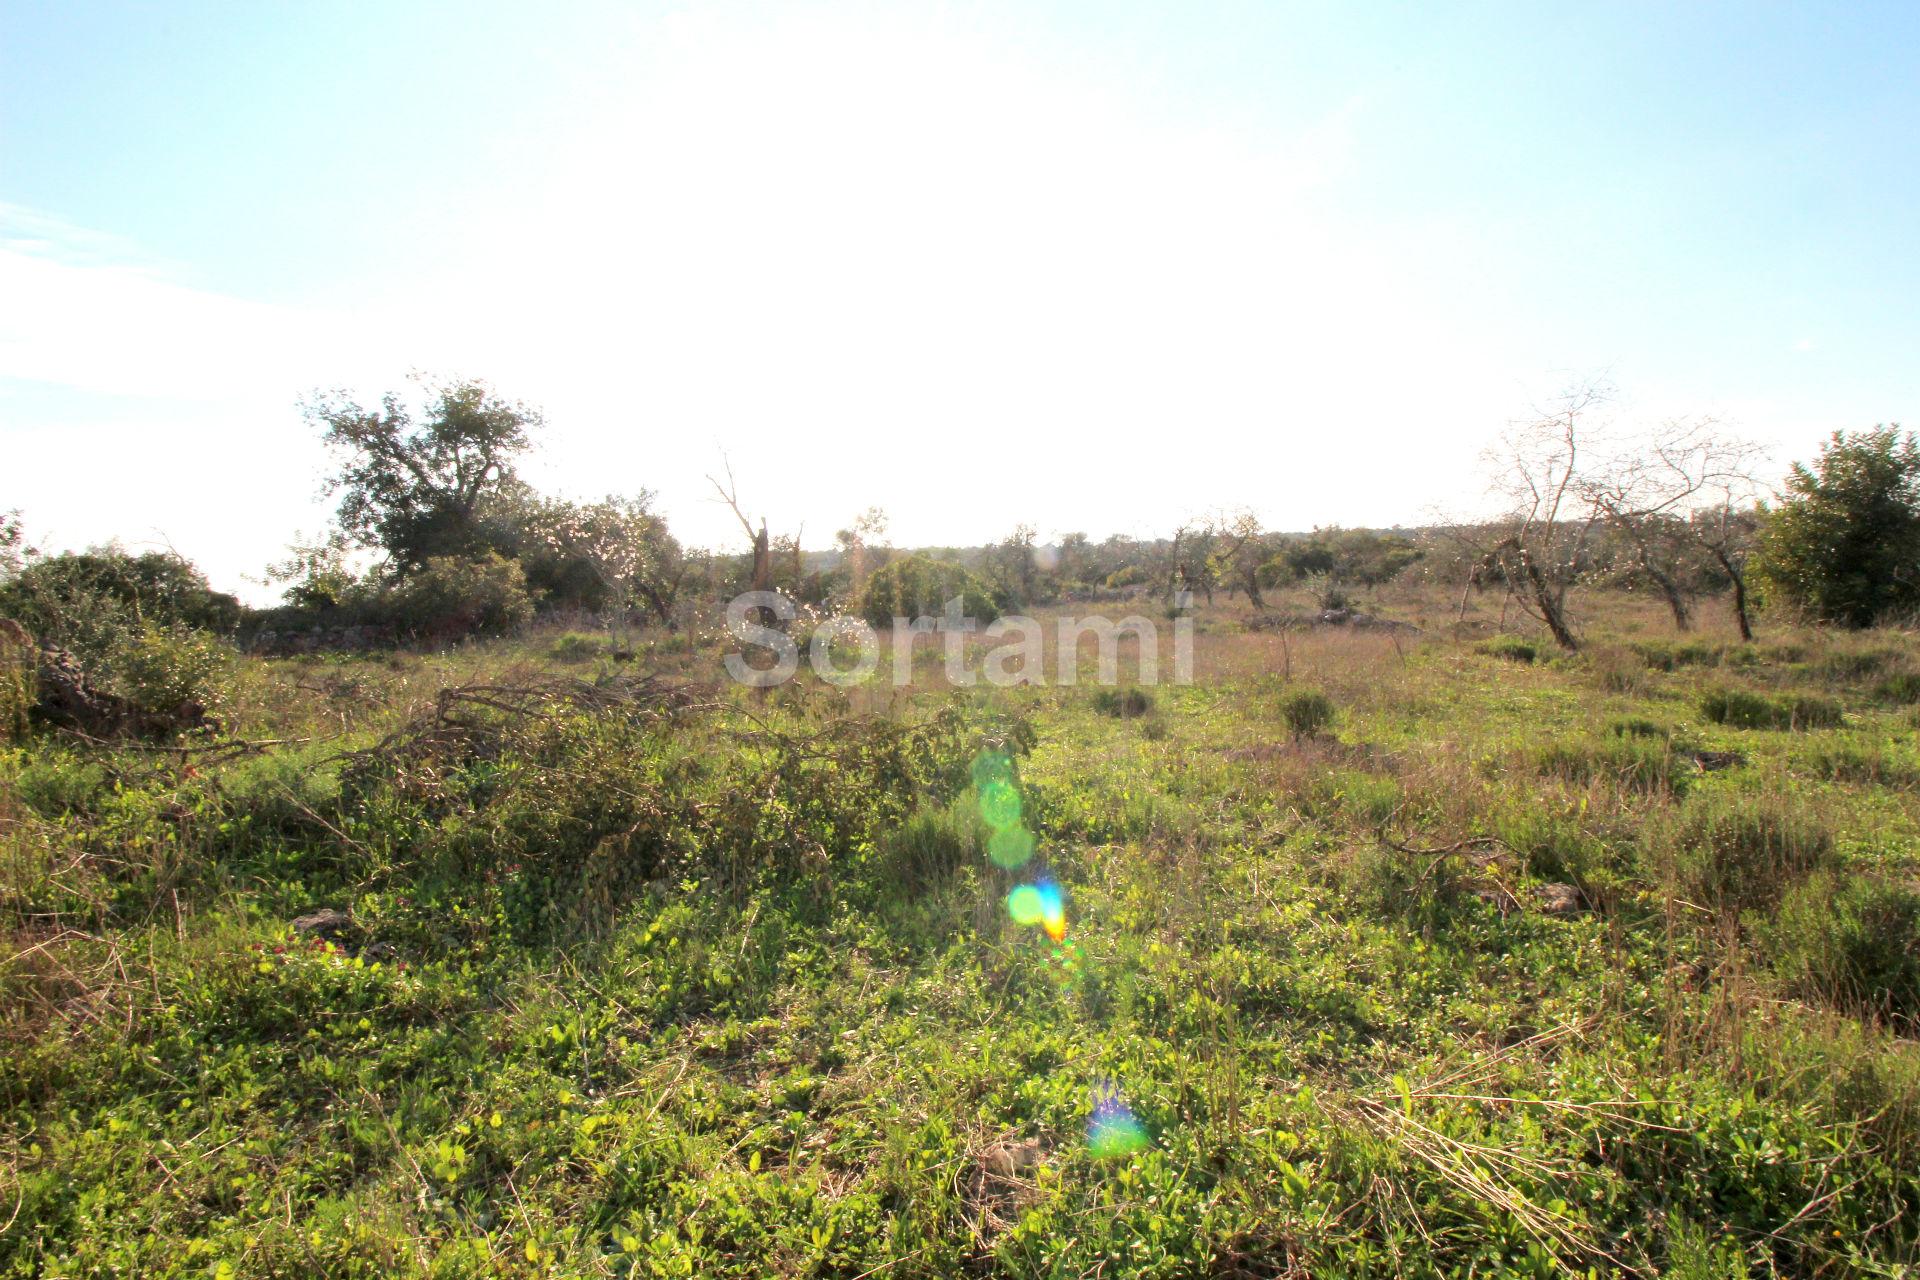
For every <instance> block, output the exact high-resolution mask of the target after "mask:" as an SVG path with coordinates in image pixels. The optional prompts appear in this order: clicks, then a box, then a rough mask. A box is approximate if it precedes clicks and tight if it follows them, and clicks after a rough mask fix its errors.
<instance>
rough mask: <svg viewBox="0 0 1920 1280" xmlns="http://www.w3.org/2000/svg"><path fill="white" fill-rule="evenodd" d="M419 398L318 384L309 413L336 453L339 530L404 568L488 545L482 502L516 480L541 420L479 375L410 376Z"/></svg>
mask: <svg viewBox="0 0 1920 1280" xmlns="http://www.w3.org/2000/svg"><path fill="white" fill-rule="evenodd" d="M414 381H415V382H416V384H417V385H418V386H419V387H420V389H421V393H422V397H421V398H422V403H421V404H420V405H417V406H416V405H411V404H409V403H408V402H407V400H406V399H405V398H404V397H402V396H401V395H399V394H398V393H389V394H388V395H387V396H385V397H384V398H383V399H382V400H381V402H380V404H379V406H378V407H376V408H367V407H364V406H362V405H361V404H360V403H359V402H358V401H356V400H355V399H354V398H353V397H352V396H350V395H348V394H347V393H346V392H343V391H332V392H316V393H314V395H312V396H311V397H309V398H308V399H307V401H306V402H305V404H304V405H303V406H302V408H303V410H304V412H305V414H306V417H307V420H308V421H309V422H311V423H313V424H314V425H316V426H317V427H319V429H320V434H321V438H322V439H323V440H324V441H325V442H326V443H327V445H328V446H329V447H330V448H331V449H332V450H333V451H334V452H335V453H336V455H338V457H339V458H340V470H339V472H338V474H336V475H334V476H333V477H332V478H331V479H330V480H329V481H328V482H327V491H328V492H329V493H337V494H339V495H340V505H339V508H338V510H337V512H336V514H335V518H336V520H337V521H338V523H339V526H340V529H341V531H342V532H344V533H345V534H347V535H348V537H350V538H352V539H353V540H354V541H355V542H356V543H358V544H360V545H362V546H367V547H374V548H378V549H379V550H381V551H384V552H385V553H386V555H387V558H388V562H389V564H390V566H391V568H392V569H393V570H394V572H395V573H397V574H399V575H401V576H405V575H406V574H408V573H411V572H413V571H415V570H417V569H419V568H421V567H423V566H424V565H425V564H426V562H427V561H428V560H429V559H433V558H435V557H439V556H473V555H478V554H480V553H482V552H484V551H487V550H491V549H493V548H491V547H490V546H489V545H488V543H487V539H486V537H485V527H484V522H483V521H482V520H481V519H480V514H479V513H480V508H481V504H482V502H483V500H484V499H486V498H487V497H488V496H489V495H491V494H494V493H496V492H498V491H500V490H502V489H504V488H506V487H509V486H511V485H512V484H513V482H514V460H515V459H516V458H517V457H518V456H519V455H520V454H522V453H524V452H525V451H526V449H527V448H528V446H529V445H530V444H531V443H532V433H533V432H534V431H535V430H537V429H538V428H539V427H540V426H541V423H542V419H541V416H540V413H539V411H538V410H536V409H533V408H530V407H528V406H527V405H525V404H521V403H519V402H518V401H509V400H505V399H502V398H501V397H500V396H498V395H496V394H495V393H494V392H493V390H492V389H491V388H490V387H488V386H487V384H486V383H484V382H478V381H472V380H466V381H434V380H432V379H430V378H427V377H425V376H424V375H415V378H414Z"/></svg>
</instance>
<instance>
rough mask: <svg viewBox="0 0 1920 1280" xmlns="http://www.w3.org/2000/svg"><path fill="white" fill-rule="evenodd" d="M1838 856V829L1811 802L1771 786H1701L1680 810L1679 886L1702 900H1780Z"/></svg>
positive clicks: (1736, 904) (1739, 904)
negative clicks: (1759, 788) (1743, 788)
mask: <svg viewBox="0 0 1920 1280" xmlns="http://www.w3.org/2000/svg"><path fill="white" fill-rule="evenodd" d="M1832 854H1833V832H1832V830H1831V828H1830V827H1829V826H1828V825H1827V823H1826V822H1825V821H1824V820H1823V819H1822V818H1821V817H1819V816H1817V815H1816V814H1814V813H1812V812H1810V811H1809V810H1808V808H1807V806H1806V804H1805V803H1804V801H1799V800H1795V799H1792V798H1790V797H1787V796H1783V795H1779V794H1774V793H1771V792H1749V791H1737V790H1714V791H1702V792H1699V793H1696V794H1695V795H1693V796H1690V797H1689V798H1688V800H1687V802H1686V804H1685V805H1684V806H1683V808H1682V810H1681V813H1680V820H1679V829H1678V832H1677V834H1676V837H1675V848H1674V871H1675V873H1676V881H1677V884H1676V888H1677V889H1678V890H1679V892H1680V893H1681V894H1683V895H1684V896H1685V897H1687V898H1688V899H1690V900H1692V901H1694V902H1696V903H1698V904H1700V905H1703V906H1716V907H1723V908H1732V909H1741V908H1746V907H1753V906H1762V905H1766V904H1770V903H1772V902H1776V901H1778V900H1779V898H1780V896H1781V895H1782V894H1783V893H1784V892H1785V891H1786V890H1787V888H1788V887H1789V886H1790V885H1792V884H1794V883H1795V882H1797V881H1798V880H1800V879H1801V878H1802V877H1804V876H1805V875H1807V874H1808V873H1809V872H1812V871H1814V870H1815V869H1817V868H1819V867H1820V866H1821V865H1822V864H1824V863H1825V862H1826V861H1827V859H1828V858H1830V857H1831V856H1832Z"/></svg>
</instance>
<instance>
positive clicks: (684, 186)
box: [0, 3, 1920, 595]
mask: <svg viewBox="0 0 1920 1280" xmlns="http://www.w3.org/2000/svg"><path fill="white" fill-rule="evenodd" d="M548 9H549V10H552V11H546V10H542V9H539V8H536V7H534V6H528V5H524V4H521V5H505V4H500V5H489V4H461V5H457V6H456V5H400V4H393V5H376V4H333V5H323V4H315V5H306V6H299V7H294V6H264V5H237V4H236V5H215V4H190V3H183V4H175V5H164V6H161V5H154V6H147V5H140V6H135V5H88V4H69V5H52V4H48V5H21V4H6V5H4V6H0V15H3V16H0V441H3V442H4V444H3V446H0V456H4V457H6V458H7V459H8V465H7V467H6V470H5V471H4V472H3V473H0V509H3V508H6V507H10V506H15V505H18V506H21V507H23V508H24V509H25V511H26V515H27V519H28V524H29V526H30V527H31V528H32V529H34V530H35V531H36V532H38V533H40V534H41V535H42V537H43V538H44V539H45V540H47V541H48V542H50V543H51V544H53V545H80V544H84V543H87V542H91V541H96V540H99V539H103V538H106V537H110V536H114V535H118V536H120V537H122V538H124V539H125V540H126V541H127V542H129V543H133V544H139V543H145V542H152V541H166V542H170V543H171V544H172V545H175V546H177V547H178V548H179V549H180V550H182V551H183V552H185V553H187V554H189V555H192V556H194V557H195V558H196V559H199V560H201V561H202V562H203V563H204V564H206V565H207V566H208V568H209V569H210V570H211V571H212V573H213V575H214V576H215V577H216V579H218V580H221V581H222V582H223V583H225V584H226V585H229V586H240V585H242V583H241V581H240V580H241V577H242V575H244V574H248V573H254V572H257V571H258V568H259V567H260V565H262V564H263V563H265V561H266V560H268V559H269V558H271V556H272V555H273V554H274V552H275V551H276V550H277V548H278V547H279V546H281V545H282V544H283V543H284V542H285V541H286V539H287V538H288V537H290V536H292V535H293V534H294V533H295V532H296V531H298V530H305V531H309V532H311V531H313V530H316V529H318V528H319V527H320V525H321V524H322V523H323V521H324V519H325V508H324V504H322V503H320V502H319V501H318V499H317V487H318V480H319V475H320V468H321V467H322V466H323V465H324V459H323V458H322V457H321V455H320V454H319V452H318V450H317V448H316V447H315V444H314V442H313V439H312V434H311V432H310V431H309V430H308V429H307V428H306V427H305V426H304V424H303V423H302V422H301V420H300V417H299V414H298V412H297V410H296V408H295V402H296V400H297V399H298V398H299V397H300V396H301V395H302V394H303V393H304V392H306V391H308V390H310V389H312V388H314V387H316V386H349V387H356V388H360V389H362V390H364V391H366V392H368V393H369V394H374V393H377V392H378V391H379V390H380V389H382V388H384V387H387V386H395V385H398V384H399V382H400V380H401V378H402V377H403V376H404V374H405V373H406V371H407V370H409V369H411V368H414V367H424V368H428V369H434V370H442V371H448V372H461V373H472V374H478V375H481V376H485V377H488V378H490V379H491V380H492V381H494V382H495V383H496V385H498V386H499V387H500V389H501V390H502V391H504V392H506V393H508V394H510V395H513V396H516V397H520V398H525V399H528V400H531V401H535V402H537V403H540V404H542V405H544V406H545V407H546V409H547V411H548V416H549V422H550V427H549V430H548V433H547V437H546V445H545V447H544V448H543V449H542V451H541V454H540V456H539V457H538V458H536V459H535V460H534V461H533V462H532V464H531V472H532V478H534V479H535V480H536V481H538V482H540V483H542V484H545V485H548V486H550V487H553V488H556V489H560V490H563V491H566V492H569V493H573V494H576V495H582V496H584V495H595V494H599V493H603V492H606V491H609V490H614V491H629V490H632V489H635V488H640V487H645V488H649V489H653V490H656V491H657V492H658V493H659V494H660V496H661V500H662V502H663V504H664V505H665V506H666V508H667V509H668V511H669V513H670V514H671V515H672V516H673V518H674V520H675V523H676V526H677V527H679V528H681V529H682V531H683V532H684V533H685V534H686V536H688V537H689V538H690V539H691V540H693V541H696V542H710V543H721V542H723V541H724V540H725V539H726V538H727V537H728V536H729V534H730V529H729V522H730V520H731V517H730V516H727V515H726V514H725V513H724V512H721V511H718V510H716V509H715V508H714V506H713V504H711V503H709V502H707V501H706V500H705V497H706V495H705V493H704V489H705V482H704V480H703V479H702V476H703V474H704V473H705V472H707V471H711V470H714V469H716V467H717V466H718V463H719V458H720V453H721V450H722V449H724V450H726V452H727V453H728V454H729V455H730V456H731V458H732V460H733V463H734V467H735V470H736V472H737V473H738V474H739V477H740V482H741V487H742V492H743V496H744V497H746V498H747V500H748V502H749V505H751V506H753V507H755V508H756V509H762V510H764V511H765V512H766V514H767V515H768V516H769V517H770V519H771V521H772V523H773V524H774V525H775V526H776V527H779V528H785V529H793V528H797V527H800V526H801V525H803V524H804V526H805V529H806V534H807V539H808V541H809V542H812V543H816V544H818V543H824V542H825V541H826V540H827V539H828V538H829V537H830V536H831V533H832V530H833V529H834V528H836V527H838V525H840V524H843V523H845V522H846V521H847V520H848V519H849V518H850V517H851V516H852V515H853V514H854V513H856V512H857V511H860V510H862V509H864V508H865V507H867V506H869V505H872V504H875V503H878V504H880V505H882V506H884V507H886V508H887V509H888V510H889V512H890V513H891V514H892V517H893V529H894V534H895V537H896V538H897V539H898V540H901V541H905V542H921V541H943V542H944V541H978V540H984V539H988V538H992V537H996V536H998V535H1000V534H1002V533H1004V532H1005V531H1006V529H1008V528H1010V527H1011V526H1012V525H1013V524H1014V523H1015V522H1016V521H1020V520H1028V521H1032V522H1034V523H1035V524H1037V525H1038V526H1039V527H1040V529H1041V531H1042V533H1043V534H1052V533H1054V532H1058V531H1063V530H1067V529H1085V530H1088V531H1090V532H1093V533H1094V534H1096V535H1099V534H1103V533H1106V532H1109V531H1116V530H1121V531H1139V532H1150V531H1157V530H1161V529H1164V528H1166V527H1169V526H1170V525H1172V524H1173V523H1175V522H1177V521H1178V520H1179V519H1181V518H1182V517H1183V516H1187V515H1191V514H1194V513H1196V512H1200V511H1204V510H1206V509H1209V508H1214V507H1231V506H1243V505H1244V506H1251V507H1253V508H1255V509H1256V510H1258V511H1259V512H1260V513H1261V514H1262V515H1263V516H1264V517H1265V518H1266V519H1267V520H1268V522H1269V523H1271V524H1273V525H1276V526H1278V527H1283V528H1304V527H1307V526H1310V525H1312V524H1316V523H1325V522H1333V521H1341V522H1346V523H1392V522H1396V521H1402V522H1416V521H1419V520H1421V519H1422V518H1424V517H1425V516H1426V515H1427V514H1428V513H1429V512H1430V511H1431V510H1432V509H1433V508H1436V507H1446V508H1453V509H1461V508H1466V507H1471V506H1472V504H1473V503H1474V501H1475V500H1476V499H1477V496H1478V494H1479V491H1480V485H1479V481H1478V467H1477V454H1478V451H1479V450H1480V448H1481V447H1482V446H1483V445H1484V444H1485V443H1486V442H1487V440H1488V439H1489V438H1490V437H1491V436H1492V435H1493V434H1494V433H1495V432H1496V431H1497V430H1498V428H1499V427H1500V426H1501V424H1502V423H1503V422H1504V421H1505V420H1506V419H1508V418H1511V417H1514V416H1519V415H1524V414H1525V413H1526V411H1527V409H1528V407H1529V405H1530V404H1532V403H1535V402H1537V401H1539V400H1541V399H1543V398H1545V397H1547V396H1549V395H1551V394H1552V393H1553V391H1554V390H1556V389H1557V388H1558V387H1559V386H1560V385H1561V384H1563V383H1564V382H1566V381H1568V380H1569V379H1574V378H1580V377H1585V376H1589V375H1592V374H1595V373H1599V372H1602V371H1605V372H1607V373H1609V374H1610V376H1611V377H1612V379H1613V380H1614V381H1615V382H1616V383H1617V384H1618V385H1619V387H1620V400H1619V405H1618V410H1617V412H1618V414H1619V415H1620V417H1621V418H1622V420H1623V421H1634V420H1642V419H1647V418H1658V417H1664V416H1671V415H1682V414H1684V415H1691V414H1703V413H1711V414H1716V415H1719V416H1721V417H1723V418H1724V419H1726V420H1727V421H1729V422H1730V423H1732V424H1734V425H1735V426H1736V427H1737V428H1738V429H1739V430H1741V431H1743V432H1744V433H1746V434H1748V435H1750V436H1753V437H1755V438H1757V439H1760V440H1763V441H1765V442H1767V443H1768V444H1770V445H1771V446H1773V447H1774V448H1775V449H1776V451H1777V454H1778V457H1779V459H1780V460H1781V461H1782V462H1784V461H1785V460H1786V459H1788V458H1791V457H1796V456H1806V455H1807V454H1809V453H1810V452H1811V450H1812V449H1813V447H1814V446H1815V444H1816V442H1817V441H1818V439H1819V438H1820V437H1821V436H1823V435H1824V434H1825V433H1826V432H1827V431H1829V430H1831V429H1832V428H1834V427H1858V426H1867V425H1871V424H1872V423H1874V422H1877V421H1886V420H1900V419H1902V418H1903V417H1904V418H1907V419H1908V420H1913V419H1914V418H1916V417H1920V415H1915V414H1914V413H1913V406H1914V401H1915V399H1916V392H1920V361H1916V360H1915V358H1914V354H1913V353H1914V351H1915V350H1916V346H1920V342H1917V340H1920V305H1916V302H1915V299H1916V298H1920V253H1916V249H1915V237H1914V235H1913V233H1912V231H1911V229H1910V228H1911V225H1912V224H1913V222H1914V218H1915V215H1914V210H1915V208H1916V207H1920V201H1916V196H1917V195H1920V191H1916V186H1920V163H1916V162H1917V161H1920V154H1917V153H1920V89H1916V88H1915V86H1914V83H1913V77H1912V75H1911V60H1912V53H1913V51H1914V50H1915V49H1916V48H1920V6H1911V5H1891V4H1889V5H1858V6H1848V7H1840V6H1820V7H1815V6H1787V5H1756V4H1746V5H1737V6H1736V5H1725V6H1721V5H1706V4H1699V5H1659V6H1654V5H1646V6H1635V5H1604V6H1599V5H1582V6H1573V5H1540V4H1532V5H1518V4H1515V5H1504V4H1503V5H1458V6H1441V5H1405V6H1400V5H1381V6H1365V7H1362V6H1352V5H1336V4H1246V5H1208V4H1197V3H1189V4H1179V5H1173V4H1167V5H1143V4H1139V5H1126V4H1113V3H1084V4H1061V5H1039V4H1031V3H1028V4H977V5H975V4H948V5H925V6H904V5H879V4H871V5H867V4H842V5H819V6H811V5H798V4H782V5H766V6H753V5H717V6H707V5H701V6H695V5H658V6H648V5H640V6H624V5H606V4H577V5H564V6H550V7H548ZM78 459H85V460H87V461H88V462H89V463H90V464H91V465H88V466H80V465H76V460H78ZM254 594H256V595H257V594H258V592H257V590H256V591H255V592H254Z"/></svg>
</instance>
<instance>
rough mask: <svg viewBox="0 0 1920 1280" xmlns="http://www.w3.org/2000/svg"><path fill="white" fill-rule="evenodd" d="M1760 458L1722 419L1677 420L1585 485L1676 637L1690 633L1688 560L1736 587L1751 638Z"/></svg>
mask: <svg viewBox="0 0 1920 1280" xmlns="http://www.w3.org/2000/svg"><path fill="white" fill-rule="evenodd" d="M1760 456H1761V449H1760V447H1759V446H1758V445H1755V444H1754V443H1752V442H1751V441H1747V440H1742V439H1740V438H1738V437H1737V436H1733V435H1731V434H1729V433H1728V432H1727V430H1726V429H1725V427H1724V426H1723V424H1721V423H1720V422H1719V421H1718V420H1717V419H1714V418H1694V419H1676V420H1673V421H1669V422H1664V423H1662V424H1660V425H1659V426H1658V427H1655V428H1654V429H1652V430H1651V431H1649V432H1646V433H1645V434H1643V435H1641V436H1639V437H1637V438H1633V439H1629V440H1628V441H1627V442H1626V444H1625V447H1624V448H1623V449H1622V450H1620V451H1619V452H1618V453H1617V455H1616V456H1615V457H1614V458H1613V459H1612V460H1610V461H1609V462H1607V463H1606V464H1605V465H1603V466H1600V467H1597V468H1595V470H1594V472H1593V473H1592V474H1590V475H1588V476H1586V477H1583V481H1582V483H1583V484H1584V485H1585V487H1586V493H1587V496H1588V497H1589V499H1590V500H1591V501H1592V502H1593V503H1594V505H1595V506H1596V507H1597V508H1598V509H1599V511H1600V513H1601V516H1602V518H1603V519H1605V520H1606V522H1607V524H1608V526H1609V527H1611V528H1612V529H1614V530H1615V531H1616V532H1618V533H1619V535H1620V536H1621V538H1622V540H1623V541H1624V542H1625V543H1626V545H1627V546H1628V547H1630V548H1631V549H1632V552H1633V556H1634V563H1635V567H1636V568H1637V569H1638V570H1639V571H1640V573H1641V574H1642V575H1643V576H1644V577H1645V578H1646V579H1647V580H1648V581H1650V582H1652V583H1653V584H1654V585H1655V586H1656V587H1658V588H1659V590H1660V593H1661V595H1662V596H1664V597H1665V599H1666V601H1667V607H1668V609H1669V610H1671V612H1672V613H1673V624H1674V627H1675V629H1676V630H1680V631H1685V630H1687V629H1688V628H1689V627H1690V626H1691V625H1692V617H1691V612H1692V611H1691V602H1690V601H1689V600H1688V598H1687V579H1688V578H1689V577H1690V576H1691V574H1692V569H1693V565H1691V564H1689V561H1694V560H1697V559H1698V558H1699V557H1700V556H1701V555H1702V554H1704V555H1705V556H1707V557H1709V558H1711V559H1712V560H1713V561H1714V563H1715V564H1717V565H1718V566H1719V567H1720V569H1721V571H1722V572H1723V573H1725V574H1726V575H1727V578H1728V580H1729V582H1730V584H1731V585H1732V588H1733V596H1734V616H1735V618H1736V620H1737V621H1738V623H1739V626H1740V635H1741V638H1742V639H1747V640H1750V639H1752V638H1753V628H1752V624H1751V622H1750V620H1749V618H1748V615H1747V588H1746V549H1747V547H1748V546H1749V545H1750V543H1751V534H1752V531H1753V529H1754V527H1755V526H1754V521H1753V519H1752V510H1753V506H1754V500H1755V498H1756V497H1757V493H1758V486H1757V484H1756V482H1755V481H1754V479H1753V470H1754V466H1755V464H1756V463H1757V462H1758V461H1759V458H1760Z"/></svg>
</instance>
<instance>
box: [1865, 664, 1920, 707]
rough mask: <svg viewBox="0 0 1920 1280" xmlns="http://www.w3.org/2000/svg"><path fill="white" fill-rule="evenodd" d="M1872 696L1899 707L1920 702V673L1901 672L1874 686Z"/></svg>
mask: <svg viewBox="0 0 1920 1280" xmlns="http://www.w3.org/2000/svg"><path fill="white" fill-rule="evenodd" d="M1873 696H1874V697H1876V698H1878V699H1880V701H1882V702H1892V703H1897V704H1900V705H1906V704H1908V703H1914V702H1920V671H1902V672H1899V673H1898V674H1896V675H1891V676H1888V677H1887V678H1886V679H1885V680H1882V681H1881V682H1880V683H1879V684H1877V685H1875V686H1874V689H1873Z"/></svg>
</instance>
